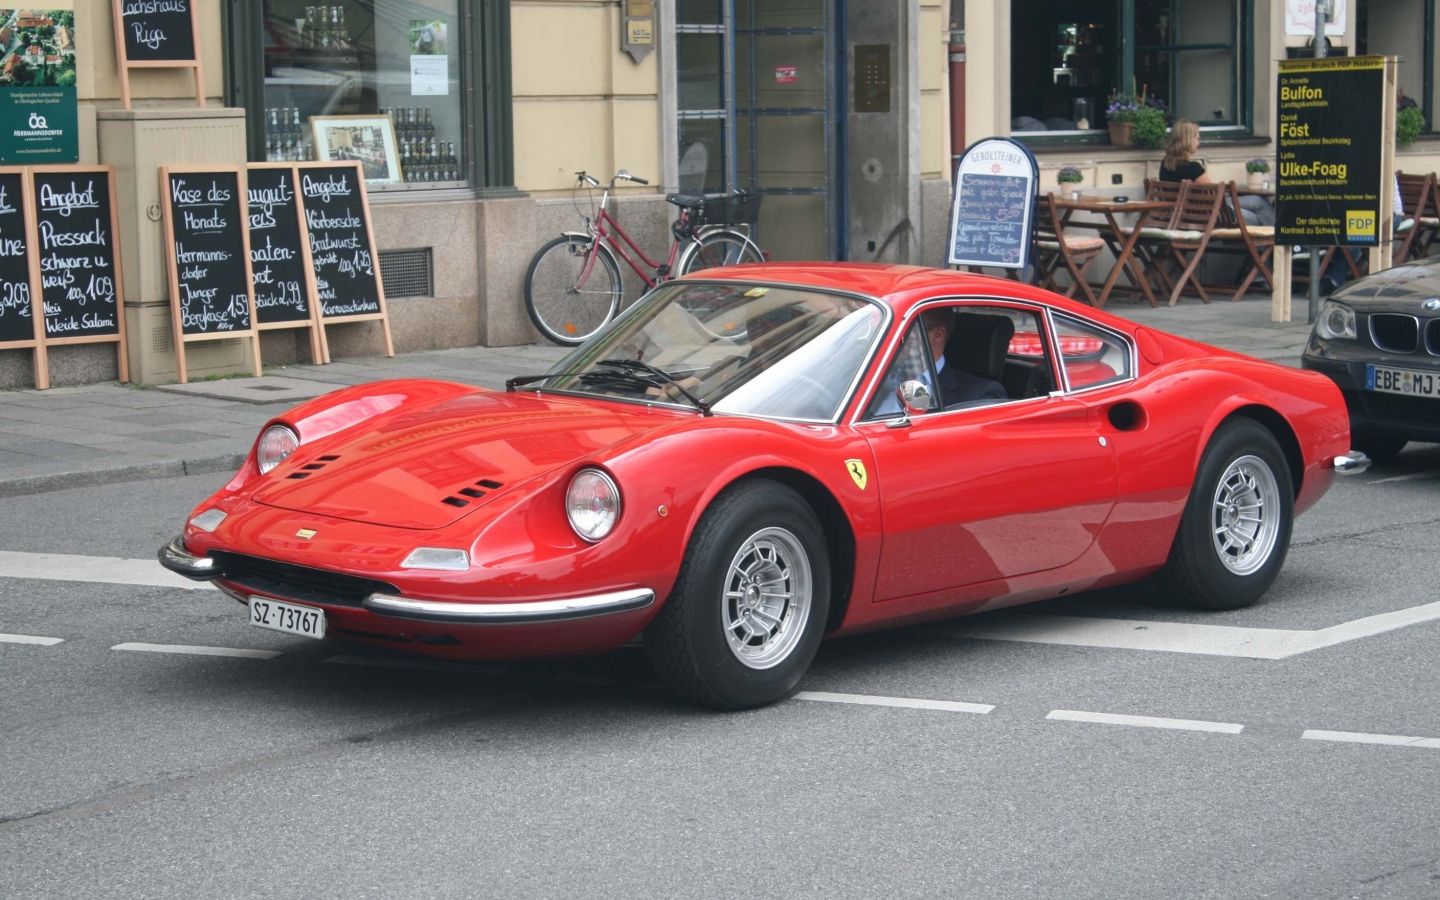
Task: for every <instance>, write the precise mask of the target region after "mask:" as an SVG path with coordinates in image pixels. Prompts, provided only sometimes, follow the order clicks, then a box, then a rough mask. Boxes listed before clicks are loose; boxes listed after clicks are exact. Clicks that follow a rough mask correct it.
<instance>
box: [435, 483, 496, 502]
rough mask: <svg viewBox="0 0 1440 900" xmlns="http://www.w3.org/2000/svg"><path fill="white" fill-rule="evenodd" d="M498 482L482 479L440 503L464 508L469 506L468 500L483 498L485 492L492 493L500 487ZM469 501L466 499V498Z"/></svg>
mask: <svg viewBox="0 0 1440 900" xmlns="http://www.w3.org/2000/svg"><path fill="white" fill-rule="evenodd" d="M502 486H503V485H501V484H500V482H498V481H495V480H494V479H491V478H482V479H480V480H479V481H477V482H475V483H474V484H473V485H470V486H467V487H463V488H461V489H460V490H458V491H456V492H455V493H454V494H452V495H450V496H449V497H446V498H445V499H443V500H441V501H440V502H441V503H448V504H449V505H451V506H456V507H465V506H469V505H470V500H479V499H480V498H481V497H483V496H485V493H486V491H493V490H495V489H496V488H499V487H502ZM467 497H468V498H469V499H466V498H467Z"/></svg>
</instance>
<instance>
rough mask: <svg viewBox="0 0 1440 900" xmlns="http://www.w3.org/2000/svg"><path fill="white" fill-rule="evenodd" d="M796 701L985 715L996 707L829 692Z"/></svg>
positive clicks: (804, 694)
mask: <svg viewBox="0 0 1440 900" xmlns="http://www.w3.org/2000/svg"><path fill="white" fill-rule="evenodd" d="M795 699H796V700H813V701H817V702H820V703H852V704H855V705H857V706H898V707H901V708H904V709H932V710H937V711H939V712H960V713H976V714H978V715H982V716H983V715H985V714H986V713H988V712H990V711H991V710H993V709H994V708H995V707H993V706H991V705H990V704H988V703H960V702H957V701H954V700H916V699H913V698H910V697H877V696H874V695H872V694H832V693H830V692H829V691H800V692H799V693H797V694H795Z"/></svg>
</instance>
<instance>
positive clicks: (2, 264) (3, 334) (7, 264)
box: [0, 169, 37, 347]
mask: <svg viewBox="0 0 1440 900" xmlns="http://www.w3.org/2000/svg"><path fill="white" fill-rule="evenodd" d="M26 201H27V192H26V190H25V175H24V173H23V172H22V171H21V170H20V169H9V170H5V171H0V347H4V346H7V345H9V346H14V345H17V344H24V345H26V346H34V345H35V344H36V343H37V339H36V338H37V332H36V328H35V323H36V314H35V305H36V304H35V296H36V292H35V288H34V287H33V285H32V283H31V278H30V229H29V219H28V215H27V211H26V206H27V202H26Z"/></svg>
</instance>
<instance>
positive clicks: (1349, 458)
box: [1333, 450, 1370, 475]
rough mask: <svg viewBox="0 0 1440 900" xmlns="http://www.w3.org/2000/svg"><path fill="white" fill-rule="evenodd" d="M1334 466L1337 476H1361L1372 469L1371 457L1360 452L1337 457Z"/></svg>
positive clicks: (1356, 451) (1352, 451)
mask: <svg viewBox="0 0 1440 900" xmlns="http://www.w3.org/2000/svg"><path fill="white" fill-rule="evenodd" d="M1333 465H1334V466H1335V474H1336V475H1359V474H1360V473H1361V472H1363V471H1365V470H1366V469H1368V468H1370V457H1368V456H1366V455H1365V454H1364V453H1362V452H1361V451H1359V450H1351V451H1350V452H1349V453H1346V454H1345V455H1344V456H1337V457H1335V462H1334V463H1333Z"/></svg>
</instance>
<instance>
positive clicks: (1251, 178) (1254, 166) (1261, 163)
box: [1245, 157, 1270, 191]
mask: <svg viewBox="0 0 1440 900" xmlns="http://www.w3.org/2000/svg"><path fill="white" fill-rule="evenodd" d="M1268 174H1270V161H1269V160H1268V159H1261V158H1259V157H1256V158H1255V159H1247V160H1246V161H1245V176H1246V179H1245V180H1246V181H1247V182H1248V183H1249V185H1250V189H1251V190H1255V191H1259V190H1263V189H1265V188H1266V187H1267V186H1268V185H1267V184H1266V181H1267V179H1266V178H1265V176H1266V175H1268Z"/></svg>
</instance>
